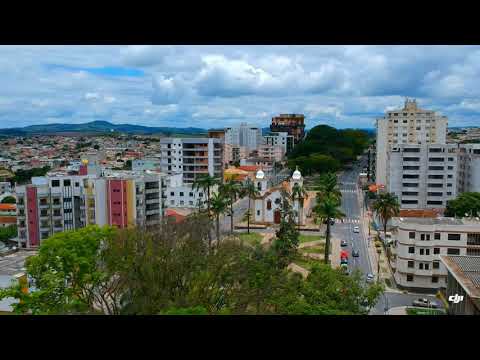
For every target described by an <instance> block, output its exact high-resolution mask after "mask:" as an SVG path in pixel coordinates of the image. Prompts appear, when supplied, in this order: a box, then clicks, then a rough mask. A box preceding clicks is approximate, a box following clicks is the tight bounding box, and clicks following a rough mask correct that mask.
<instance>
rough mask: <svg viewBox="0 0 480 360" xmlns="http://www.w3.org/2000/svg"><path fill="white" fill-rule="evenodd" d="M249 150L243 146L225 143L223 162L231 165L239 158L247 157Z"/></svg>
mask: <svg viewBox="0 0 480 360" xmlns="http://www.w3.org/2000/svg"><path fill="white" fill-rule="evenodd" d="M249 154H250V152H249V151H248V149H247V148H246V147H245V146H235V145H230V144H225V147H224V164H225V165H231V164H233V163H235V162H237V161H240V160H241V159H245V158H246V157H248V156H249Z"/></svg>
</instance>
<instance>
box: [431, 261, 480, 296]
mask: <svg viewBox="0 0 480 360" xmlns="http://www.w3.org/2000/svg"><path fill="white" fill-rule="evenodd" d="M440 258H441V260H442V261H443V263H444V264H445V266H446V267H447V269H448V271H449V272H450V273H451V274H452V275H453V276H454V277H455V279H456V280H457V281H458V282H459V283H460V284H461V285H462V287H463V288H464V289H465V291H466V292H467V294H468V295H469V296H470V297H472V298H478V299H480V256H465V255H463V256H460V255H459V256H445V255H442V256H440Z"/></svg>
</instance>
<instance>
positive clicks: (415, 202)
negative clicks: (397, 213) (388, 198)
mask: <svg viewBox="0 0 480 360" xmlns="http://www.w3.org/2000/svg"><path fill="white" fill-rule="evenodd" d="M402 204H418V200H402Z"/></svg>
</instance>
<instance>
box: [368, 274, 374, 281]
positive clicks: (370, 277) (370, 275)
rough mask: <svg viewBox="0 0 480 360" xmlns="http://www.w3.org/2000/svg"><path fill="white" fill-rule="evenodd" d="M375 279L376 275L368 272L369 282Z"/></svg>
mask: <svg viewBox="0 0 480 360" xmlns="http://www.w3.org/2000/svg"><path fill="white" fill-rule="evenodd" d="M374 279H375V276H373V274H370V273H368V274H367V282H368V283H371V282H373V280H374Z"/></svg>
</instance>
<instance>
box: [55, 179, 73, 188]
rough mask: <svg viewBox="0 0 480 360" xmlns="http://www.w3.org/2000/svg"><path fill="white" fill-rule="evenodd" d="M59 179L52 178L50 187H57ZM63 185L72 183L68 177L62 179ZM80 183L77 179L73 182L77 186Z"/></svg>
mask: <svg viewBox="0 0 480 360" xmlns="http://www.w3.org/2000/svg"><path fill="white" fill-rule="evenodd" d="M59 186H60V180H52V187H59ZM63 186H72V183H71V181H70V180H69V179H65V180H63ZM79 186H80V183H79V182H78V181H76V182H75V187H79Z"/></svg>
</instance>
